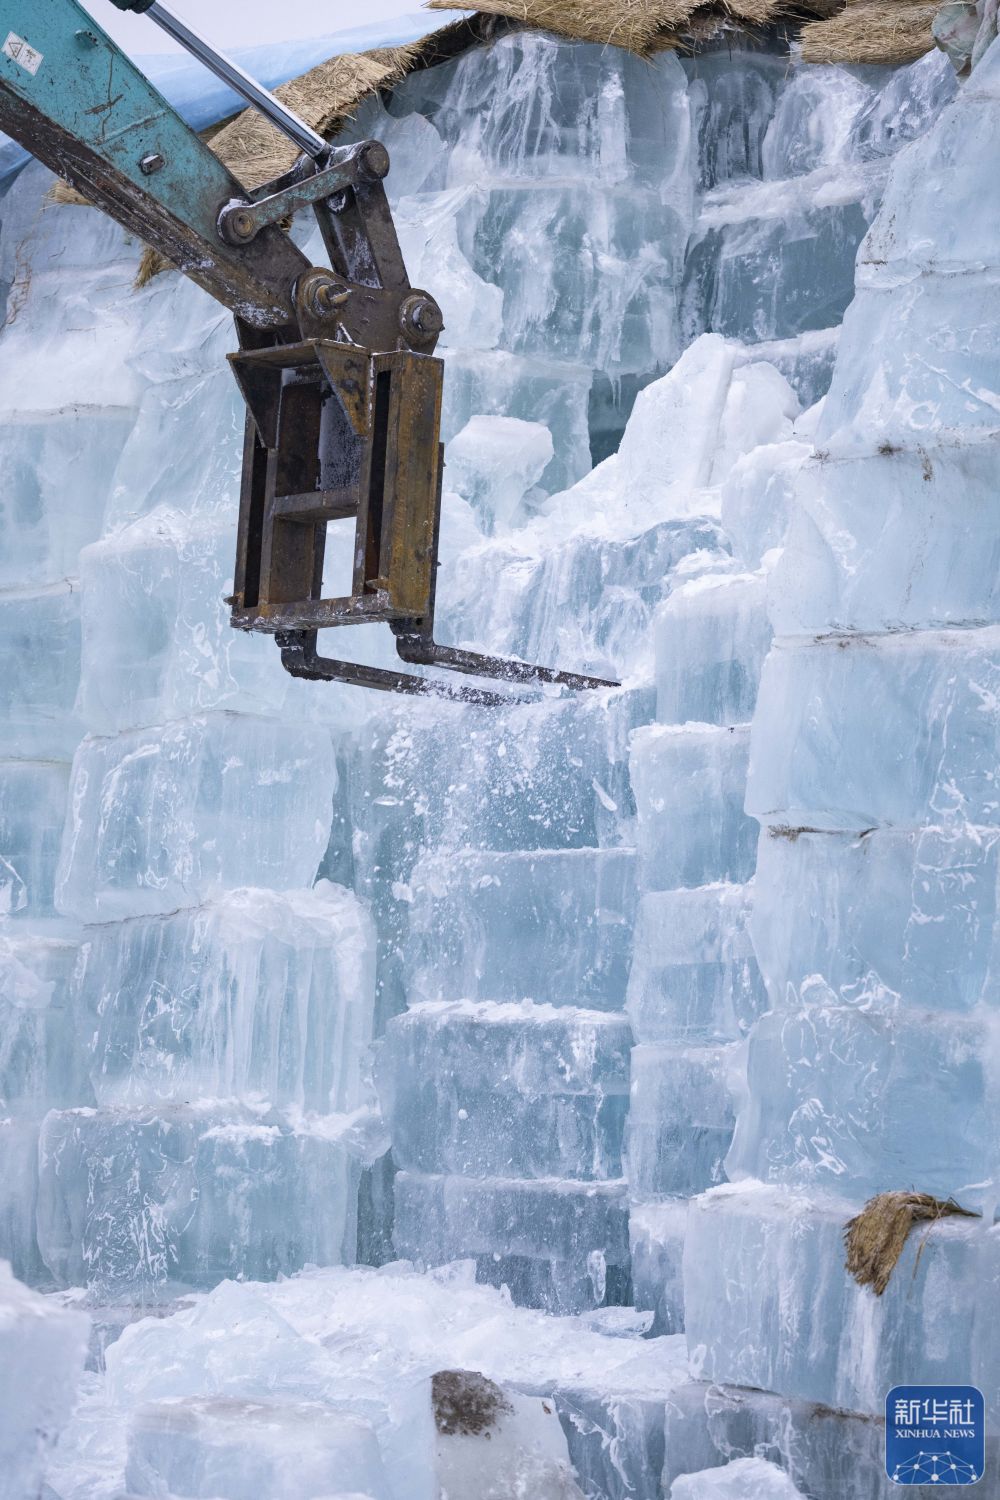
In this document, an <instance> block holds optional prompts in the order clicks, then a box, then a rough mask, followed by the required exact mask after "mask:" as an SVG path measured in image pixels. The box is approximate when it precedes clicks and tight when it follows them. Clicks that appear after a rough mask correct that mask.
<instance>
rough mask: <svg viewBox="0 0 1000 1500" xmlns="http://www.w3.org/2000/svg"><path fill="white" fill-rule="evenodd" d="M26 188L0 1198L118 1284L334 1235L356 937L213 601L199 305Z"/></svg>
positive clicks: (240, 1261)
mask: <svg viewBox="0 0 1000 1500" xmlns="http://www.w3.org/2000/svg"><path fill="white" fill-rule="evenodd" d="M48 183H49V179H48V177H47V175H46V174H43V173H41V171H40V170H37V169H35V168H31V169H29V170H28V171H27V172H25V174H24V175H23V176H22V177H21V179H20V180H19V181H18V183H17V184H16V186H15V188H14V189H13V190H12V191H11V192H10V193H9V194H8V196H7V198H6V199H5V203H4V209H5V212H4V221H3V237H2V244H3V252H2V253H3V254H4V255H6V256H7V257H8V258H10V257H11V256H13V255H14V254H15V252H17V254H18V255H19V256H20V257H21V258H22V259H21V260H20V261H19V262H18V267H16V268H15V270H19V271H20V273H21V274H20V277H19V276H18V275H15V278H14V280H15V285H14V291H13V292H12V305H15V304H16V316H15V317H14V318H13V319H12V320H11V321H10V322H9V324H8V327H7V329H6V330H5V335H4V338H5V351H6V352H5V359H4V371H5V374H4V377H3V381H4V384H3V388H2V391H0V400H2V402H3V405H4V408H5V416H6V421H5V424H4V428H3V442H4V443H5V444H6V445H7V446H8V448H9V463H8V473H9V474H10V475H12V480H11V482H10V483H9V484H8V486H7V489H6V492H5V493H6V498H5V502H4V505H5V523H6V526H7V530H8V537H7V541H6V544H5V547H4V558H5V562H4V576H3V584H4V592H3V593H2V594H0V612H2V613H3V614H4V630H3V636H4V640H5V642H6V646H7V650H8V654H9V662H8V666H7V669H6V670H5V672H4V684H5V686H4V691H3V693H2V695H0V717H2V720H3V724H4V730H5V743H6V747H7V748H6V752H5V753H6V755H7V756H8V759H7V760H6V761H5V762H4V767H3V771H2V773H0V829H2V838H0V842H2V850H0V852H2V859H3V863H2V866H0V869H2V874H3V893H4V903H5V908H6V920H5V922H4V929H3V933H2V941H0V950H2V956H0V971H2V992H0V1007H2V1010H3V1018H4V1025H3V1032H4V1043H3V1046H2V1048H0V1099H2V1123H0V1153H2V1157H3V1164H4V1172H3V1179H4V1186H3V1192H2V1201H0V1226H2V1235H3V1250H4V1251H5V1253H6V1254H8V1255H10V1256H11V1257H12V1259H13V1261H14V1264H15V1267H16V1269H17V1270H18V1271H19V1272H20V1273H21V1274H25V1275H30V1276H32V1277H33V1278H37V1279H41V1280H43V1281H47V1282H52V1281H54V1282H55V1283H56V1284H57V1285H60V1286H66V1285H69V1284H77V1285H79V1284H84V1285H86V1286H88V1287H89V1288H90V1290H91V1294H92V1297H93V1298H94V1299H95V1300H97V1301H102V1300H113V1301H115V1302H126V1303H127V1302H129V1301H134V1300H140V1301H142V1300H149V1299H159V1298H161V1297H162V1296H164V1295H169V1292H170V1289H171V1288H173V1287H176V1286H178V1285H180V1286H184V1285H190V1284H195V1285H197V1284H210V1283H213V1282H214V1281H216V1280H218V1279H219V1278H220V1277H221V1276H225V1275H231V1274H233V1273H234V1272H242V1273H243V1274H255V1275H263V1276H268V1275H275V1274H277V1273H278V1272H281V1271H288V1270H292V1269H295V1268H296V1267H298V1266H300V1265H302V1264H303V1263H304V1261H306V1260H310V1261H314V1262H320V1263H323V1262H330V1261H332V1260H339V1259H341V1258H345V1257H346V1258H348V1259H351V1258H353V1254H354V1225H355V1218H356V1202H355V1200H356V1193H357V1180H358V1173H359V1158H360V1156H361V1155H363V1154H364V1152H365V1151H366V1150H367V1149H368V1141H367V1138H366V1132H365V1129H364V1123H363V1120H362V1119H361V1117H360V1116H359V1113H358V1112H359V1110H361V1107H362V1105H363V1104H364V1095H363V1086H362V1074H361V1067H362V1056H363V1054H364V1052H365V1049H366V1047H367V1043H368V1040H369V1037H370V1033H371V1022H372V1002H373V956H374V940H373V936H372V933H371V930H370V925H369V922H368V919H367V917H366V916H365V914H364V912H363V911H362V909H361V908H360V906H359V903H358V902H357V899H356V898H355V897H354V895H353V894H351V893H349V892H347V891H346V890H343V889H341V888H339V887H335V886H332V885H330V884H328V883H326V884H322V885H320V886H318V887H316V888H315V889H313V882H314V880H315V878H316V874H317V870H318V867H319V864H320V861H321V858H322V857H323V855H324V853H325V850H326V847H327V843H328V839H329V832H330V825H331V814H332V806H333V797H334V792H335V788H336V772H335V768H334V758H333V752H332V748H331V744H330V737H329V733H328V731H327V730H325V729H323V728H320V727H316V726H312V725H309V724H306V723H303V722H302V721H301V719H300V718H299V717H297V716H295V715H294V714H292V715H290V716H289V717H288V718H286V719H285V721H284V722H279V720H278V719H277V718H275V717H266V714H267V713H268V711H269V710H270V711H272V712H273V711H274V710H275V709H277V708H279V707H282V705H283V698H284V694H285V684H284V682H283V681H282V677H281V674H280V672H279V671H278V669H277V665H276V663H275V662H273V661H271V660H270V659H268V662H267V666H266V667H264V666H263V665H261V662H262V658H260V656H259V653H258V651H257V649H256V648H255V647H250V648H248V647H247V646H244V645H243V644H242V642H238V641H237V639H236V638H235V637H233V636H232V635H231V633H230V632H229V631H228V627H227V626H226V625H225V623H224V605H223V602H222V596H223V594H224V593H225V592H226V585H227V576H226V574H227V565H226V564H224V563H223V562H222V561H221V559H220V555H219V538H220V536H221V534H222V529H223V528H225V530H226V531H227V532H230V531H231V526H232V518H233V510H234V502H235V489H234V477H235V472H236V465H235V459H236V452H237V440H238V424H237V421H236V413H237V409H238V402H237V401H236V399H235V393H230V392H229V391H228V390H227V389H225V388H224V387H223V386H222V384H221V383H220V380H219V377H220V375H224V374H225V372H224V371H223V370H220V369H219V367H220V366H221V365H222V363H223V354H224V350H225V347H226V344H227V342H228V339H229V334H228V331H227V329H226V326H225V322H226V320H225V318H224V317H223V316H222V315H220V314H219V312H218V311H217V310H216V309H214V308H213V307H212V305H211V304H210V303H209V302H208V301H207V299H205V298H204V297H203V296H202V295H201V294H200V293H198V292H197V291H195V289H194V288H193V287H191V286H190V285H189V284H188V283H186V282H182V281H177V280H176V279H174V280H172V281H169V282H167V283H165V284H164V286H163V287H162V288H157V289H155V291H154V292H152V293H151V294H148V295H146V296H145V297H136V298H135V299H134V300H133V301H131V302H130V301H129V299H128V298H125V297H123V296H122V288H123V286H125V285H127V283H128V279H129V277H130V275H131V268H132V262H133V260H134V254H135V248H134V246H133V245H131V244H130V243H129V242H128V241H127V240H126V238H125V236H124V235H123V234H122V233H121V232H120V231H118V230H117V229H115V228H114V227H113V226H111V225H110V224H109V223H108V222H107V221H106V220H105V219H104V218H103V217H101V216H100V215H98V214H96V213H94V212H93V211H90V210H77V211H75V212H73V213H72V215H71V217H72V223H73V225H74V226H75V230H76V232H75V233H74V234H73V235H71V236H68V237H67V235H68V228H69V226H68V224H67V222H66V215H67V213H70V211H69V210H67V209H65V208H55V207H53V206H51V205H50V204H48V203H47V202H46V199H45V194H46V192H47V189H48ZM25 257H29V259H30V263H31V265H32V274H31V275H30V276H27V275H24V274H23V272H24V258H25ZM70 286H72V288H73V295H74V297H75V298H76V303H75V310H74V312H73V315H72V316H70V315H69V313H68V310H67V306H66V301H65V298H66V294H67V288H68V287H70ZM67 345H69V347H67ZM210 370H212V371H214V373H212V374H209V373H208V372H209V371H210ZM15 372H16V374H15ZM97 392H99V393H100V400H101V405H100V406H97V407H92V406H91V405H90V403H92V402H93V401H94V399H95V393H97ZM196 393H199V394H200V397H201V400H200V402H199V401H198V400H196V399H195V396H196ZM220 419H221V420H220ZM185 426H186V428H187V436H186V440H185V442H184V444H183V445H180V444H178V441H177V437H178V433H179V432H180V431H183V430H184V429H185ZM165 475H167V476H169V487H170V491H171V498H172V504H171V506H170V508H169V509H166V508H164V507H163V506H162V504H161V503H160V502H161V500H162V498H163V494H164V483H165ZM102 533H103V539H102V540H100V541H98V540H96V538H98V537H100V536H102ZM228 544H229V545H231V540H230V541H229V543H228ZM81 548H82V552H81ZM250 708H253V709H254V710H255V712H253V713H250V712H246V710H247V709H250ZM236 710H241V711H236ZM85 730H89V731H90V733H88V734H86V735H84V731H85Z"/></svg>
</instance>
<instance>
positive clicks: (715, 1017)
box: [628, 570, 769, 1332]
mask: <svg viewBox="0 0 1000 1500" xmlns="http://www.w3.org/2000/svg"><path fill="white" fill-rule="evenodd" d="M768 635H769V632H768V629H767V621H766V615H765V611H764V596H763V580H762V579H761V578H760V577H759V576H758V575H754V574H746V573H739V572H736V571H735V570H734V571H732V572H725V573H718V574H711V573H709V574H705V575H703V576H702V577H701V578H699V579H697V580H695V581H693V582H691V583H687V584H685V585H683V586H682V587H680V588H678V589H677V590H676V591H675V592H674V593H673V594H672V596H671V597H670V599H669V600H668V601H667V603H666V604H665V605H664V606H663V607H662V609H661V611H660V613H659V615H658V617H657V632H656V651H657V718H658V721H659V722H657V723H656V724H654V725H650V726H649V727H648V728H646V729H642V730H639V731H638V732H637V733H636V734H635V736H634V737H633V740H632V755H631V768H632V782H633V786H634V789H635V796H636V805H637V810H638V820H637V842H638V852H639V865H638V875H639V889H640V893H641V894H640V899H639V918H638V924H637V928H636V941H635V953H634V958H633V963H632V972H631V976H630V980H629V991H628V1009H629V1015H630V1017H631V1019H632V1026H633V1031H634V1034H635V1039H636V1046H635V1048H634V1050H633V1053H632V1106H631V1112H630V1117H629V1128H628V1175H629V1192H630V1196H631V1199H632V1221H631V1222H632V1246H633V1265H634V1277H635V1292H636V1299H637V1306H640V1307H648V1308H650V1309H653V1310H654V1311H655V1313H656V1326H657V1327H658V1328H659V1329H660V1330H664V1331H670V1332H673V1331H676V1330H677V1329H678V1328H681V1327H683V1295H682V1287H681V1253H682V1248H683V1242H684V1229H685V1223H686V1201H687V1200H688V1199H689V1198H690V1197H691V1196H692V1195H694V1194H697V1193H699V1192H701V1191H702V1190H703V1189H704V1188H706V1187H708V1186H710V1185H711V1184H713V1183H717V1182H720V1181H722V1180H723V1178H724V1175H725V1174H724V1161H725V1157H726V1152H727V1151H728V1149H729V1144H730V1140H731V1137H732V1130H733V1102H732V1099H733V1092H734V1089H735V1088H736V1086H737V1078H738V1074H739V1069H740V1063H741V1051H740V1045H739V1044H740V1040H741V1038H742V1037H743V1036H744V1035H745V1033H746V1031H747V1028H748V1027H749V1026H750V1024H751V1023H752V1021H753V1020H754V1018H755V1017H756V1015H757V1014H758V1012H759V1011H760V1010H761V1008H762V1005H763V991H762V986H761V981H760V976H759V973H758V969H757V963H756V959H755V957H754V954H753V950H752V947H751V944H750V938H749V933H748V931H747V915H748V907H749V901H750V895H749V888H748V885H747V882H748V881H749V880H750V877H751V876H752V874H753V868H754V853H755V845H756V830H755V827H754V825H753V823H752V822H751V820H750V819H748V818H747V817H746V815H745V814H744V812H743V795H744V788H745V784H746V757H747V743H748V740H749V728H748V725H747V722H746V721H747V720H748V718H749V716H750V714H751V713H752V711H753V702H754V697H755V694H756V682H757V677H758V675H759V672H760V667H761V663H762V661H763V657H764V654H765V652H766V650H767V644H768Z"/></svg>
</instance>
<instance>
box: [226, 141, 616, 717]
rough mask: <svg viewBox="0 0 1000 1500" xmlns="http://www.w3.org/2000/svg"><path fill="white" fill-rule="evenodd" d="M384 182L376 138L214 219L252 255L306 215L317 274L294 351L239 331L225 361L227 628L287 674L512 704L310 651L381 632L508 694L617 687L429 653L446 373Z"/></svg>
mask: <svg viewBox="0 0 1000 1500" xmlns="http://www.w3.org/2000/svg"><path fill="white" fill-rule="evenodd" d="M388 169H389V158H388V155H387V153H386V151H385V148H384V147H383V146H382V145H381V144H380V143H379V142H377V141H366V142H362V143H361V144H360V145H358V146H352V147H347V148H340V149H339V150H337V149H332V150H330V151H329V152H328V153H327V155H326V156H325V157H323V158H320V159H319V160H314V161H311V162H310V161H307V160H306V159H303V161H302V162H300V163H299V164H298V165H297V167H296V168H295V169H293V171H292V172H290V173H289V174H287V175H286V177H284V178H282V179H281V180H280V181H278V182H275V183H271V184H268V185H267V186H266V187H264V188H261V189H259V190H258V191H257V192H255V193H253V194H249V195H247V197H246V198H241V199H237V200H233V201H231V202H228V203H226V204H225V205H224V206H223V208H222V210H221V212H220V215H219V233H220V235H221V237H222V238H223V239H225V240H226V241H227V242H228V243H231V244H237V243H239V244H249V243H250V242H251V241H252V240H253V239H254V238H255V237H256V235H257V234H259V233H260V232H261V231H262V230H265V229H269V228H270V227H271V226H273V225H275V224H277V223H278V222H279V221H280V220H281V219H283V218H285V217H287V216H288V215H289V214H290V213H292V212H293V211H294V210H295V209H296V208H298V207H301V206H303V205H305V204H309V205H311V206H312V208H313V209H314V211H315V213H316V215H317V218H318V220H319V224H320V227H321V230H322V234H323V239H324V243H325V246H326V250H327V253H328V254H329V257H330V263H331V269H330V270H325V269H323V268H321V267H312V268H310V269H309V270H308V271H306V272H305V273H304V274H303V275H302V276H300V277H299V279H298V281H297V283H296V286H295V291H294V302H295V312H296V319H297V325H298V326H297V333H298V337H297V338H294V339H293V341H291V342H282V341H281V338H282V335H281V334H278V335H268V334H262V333H261V332H260V330H257V329H251V328H249V327H248V326H246V325H244V324H240V323H239V321H238V326H239V327H240V333H241V340H242V342H243V343H244V347H243V348H242V349H241V350H240V352H239V353H237V354H233V355H230V363H231V365H232V368H233V373H234V374H235V376H236V379H237V381H238V383H239V385H240V389H241V390H242V393H243V396H244V398H245V400H246V403H247V408H248V420H247V429H246V438H245V445H244V462H243V480H242V490H241V500H240V519H239V536H238V544H237V560H236V577H235V588H234V594H233V598H232V600H231V604H232V623H233V625H234V626H236V627H237V628H239V629H242V630H254V631H266V632H269V633H271V634H273V635H275V636H276V638H277V641H278V645H279V646H280V648H281V659H282V663H283V664H284V666H285V667H286V668H287V670H288V671H289V672H291V673H292V674H293V675H295V676H298V677H307V678H313V679H324V680H328V681H339V682H346V683H354V684H358V685H361V686H365V687H373V688H380V689H383V690H386V691H390V692H404V693H428V692H433V693H445V694H447V695H450V696H453V697H456V696H457V697H461V698H463V699H465V700H466V701H473V702H477V703H482V704H499V703H504V702H509V701H510V698H509V695H507V694H504V693H497V692H490V691H487V690H485V689H482V688H475V687H472V686H471V685H470V686H458V685H455V686H451V685H449V684H447V683H445V682H442V681H441V680H436V679H434V678H433V677H425V676H420V675H415V674H412V673H406V672H396V671H387V670H385V669H383V668H376V667H367V666H362V665H359V664H357V663H354V662H345V661H340V660H337V659H334V658H332V657H328V656H323V655H320V654H319V652H318V649H317V635H318V632H319V631H320V630H326V629H329V628H331V627H334V626H341V625H358V624H371V623H385V624H388V625H389V626H390V628H391V630H392V632H393V634H394V636H395V642H396V650H397V654H398V655H399V656H400V658H401V659H402V660H403V661H405V662H408V663H412V664H413V665H419V666H427V667H442V668H445V669H447V670H449V671H453V672H460V673H463V674H473V675H475V676H482V677H492V678H497V679H499V680H500V681H502V682H504V683H507V684H510V685H512V686H518V685H521V686H523V685H525V684H530V683H558V684H561V685H563V686H567V687H574V688H590V687H605V686H616V685H617V684H614V683H608V682H605V681H604V680H603V679H599V678H594V677H587V676H583V675H581V674H579V673H575V672H560V671H557V670H555V669H552V668H548V667H537V666H532V665H530V664H528V663H527V662H520V661H510V660H505V659H502V658H499V657H493V656H482V655H479V654H478V653H476V652H473V651H463V650H458V649H456V648H453V647H450V646H443V645H439V644H438V643H437V642H436V641H435V640H434V602H435V577H436V572H437V553H438V533H439V527H440V520H441V480H442V471H443V449H442V446H441V443H440V441H439V435H440V429H441V392H442V379H443V368H444V367H443V365H442V362H441V361H440V360H439V359H435V358H434V357H433V350H434V346H435V344H436V342H437V337H438V334H439V333H440V331H441V328H442V326H443V323H442V318H441V312H440V309H439V307H438V305H437V303H436V302H435V301H434V299H433V297H431V296H430V295H429V294H428V293H426V292H422V291H415V290H414V289H413V288H411V286H410V284H409V281H408V279H407V276H406V270H405V267H404V265H403V259H402V255H401V253H400V249H399V244H398V241H397V239H396V233H395V228H394V226H393V222H392V217H391V214H390V212H389V207H388V202H387V200H386V196H385V191H384V188H383V186H382V178H383V177H384V176H385V174H386V172H387V171H388ZM343 520H351V521H353V523H354V548H353V568H352V577H351V583H350V592H349V593H342V594H340V595H339V596H336V597H325V596H324V582H323V573H324V561H325V558H326V551H327V526H328V524H329V523H330V522H335V521H343Z"/></svg>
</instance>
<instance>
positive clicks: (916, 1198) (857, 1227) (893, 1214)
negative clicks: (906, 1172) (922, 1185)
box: [844, 1192, 979, 1297]
mask: <svg viewBox="0 0 1000 1500" xmlns="http://www.w3.org/2000/svg"><path fill="white" fill-rule="evenodd" d="M951 1218H962V1219H978V1218H979V1215H978V1214H975V1213H972V1212H971V1211H970V1210H969V1209H967V1208H960V1207H959V1205H958V1204H957V1203H956V1202H955V1200H954V1198H947V1199H945V1198H933V1197H932V1196H931V1194H930V1193H903V1192H895V1193H879V1194H878V1195H877V1197H875V1198H869V1200H868V1202H867V1203H866V1204H865V1206H864V1208H863V1209H862V1210H861V1212H860V1213H859V1214H856V1215H855V1217H854V1218H853V1219H850V1220H849V1221H848V1223H847V1224H846V1225H845V1226H844V1245H845V1246H846V1249H847V1269H848V1270H849V1271H850V1273H851V1275H852V1276H853V1277H854V1279H855V1281H856V1282H857V1283H858V1285H859V1286H870V1287H871V1289H872V1291H873V1292H874V1293H875V1295H876V1297H881V1295H882V1293H883V1292H884V1291H885V1289H886V1287H887V1286H888V1285H889V1278H890V1277H891V1275H892V1273H893V1271H894V1270H895V1269H896V1265H897V1263H898V1261H899V1257H900V1256H901V1255H902V1253H903V1247H904V1246H905V1244H906V1241H907V1237H908V1236H909V1233H910V1230H911V1229H912V1228H913V1227H914V1225H915V1224H927V1225H928V1226H930V1225H933V1224H936V1223H938V1222H939V1220H941V1219H951ZM922 1250H923V1245H922V1244H921V1246H920V1250H918V1251H917V1259H918V1261H919V1258H920V1254H921V1252H922ZM914 1270H916V1266H914Z"/></svg>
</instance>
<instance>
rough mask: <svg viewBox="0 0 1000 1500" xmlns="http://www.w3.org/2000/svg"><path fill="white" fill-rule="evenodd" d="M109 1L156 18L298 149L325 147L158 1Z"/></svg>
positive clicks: (314, 152)
mask: <svg viewBox="0 0 1000 1500" xmlns="http://www.w3.org/2000/svg"><path fill="white" fill-rule="evenodd" d="M111 4H112V5H115V6H117V7H118V9H119V10H131V11H135V12H136V13H137V14H139V15H146V16H148V17H149V19H150V20H151V21H155V22H156V24H157V26H159V27H160V28H161V30H163V31H165V32H166V33H167V35H168V36H170V37H173V39H174V41H175V42H180V44H181V46H182V47H183V48H184V49H185V51H186V52H190V53H191V55H192V57H196V58H197V59H198V61H199V62H202V63H204V64H205V67H206V68H209V69H210V70H211V72H213V73H214V74H215V76H216V78H221V79H222V81H223V83H227V84H228V85H229V87H230V88H231V89H233V90H234V91H235V92H236V93H237V94H239V95H240V97H241V98H242V99H245V100H246V101H247V103H248V104H252V105H253V106H254V108H255V109H259V110H260V112H261V114H262V115H266V117H267V118H268V119H269V120H270V122H271V124H272V125H276V126H277V128H278V129H279V130H280V131H282V132H283V133H284V134H285V135H287V137H288V139H289V140H290V141H294V142H295V144H296V146H298V148H299V150H300V151H304V152H305V153H306V155H307V156H312V157H314V158H316V157H320V156H322V155H323V154H324V152H325V151H326V150H327V144H326V141H324V139H323V137H322V136H321V135H319V134H317V132H316V131H315V130H313V128H312V126H311V125H307V124H306V122H305V120H301V119H300V118H299V116H298V115H297V114H296V113H295V112H294V110H291V109H289V108H288V106H287V105H285V104H282V102H281V100H280V99H278V98H276V97H275V95H274V94H272V93H271V91H270V89H266V88H264V87H262V85H261V84H259V83H258V82H257V80H256V78H251V76H250V74H249V73H245V72H244V71H243V69H242V68H241V67H240V65H239V63H235V62H233V60H232V58H231V57H227V56H226V55H225V53H224V52H220V51H219V50H218V49H217V48H216V47H213V46H212V44H211V42H207V41H206V40H205V38H204V37H203V36H202V35H201V33H200V32H197V31H195V29H194V27H193V26H189V25H188V24H187V22H186V21H182V20H181V18H180V16H175V15H174V14H173V12H172V11H170V10H168V9H167V7H166V6H165V5H161V4H160V3H159V0H111Z"/></svg>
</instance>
